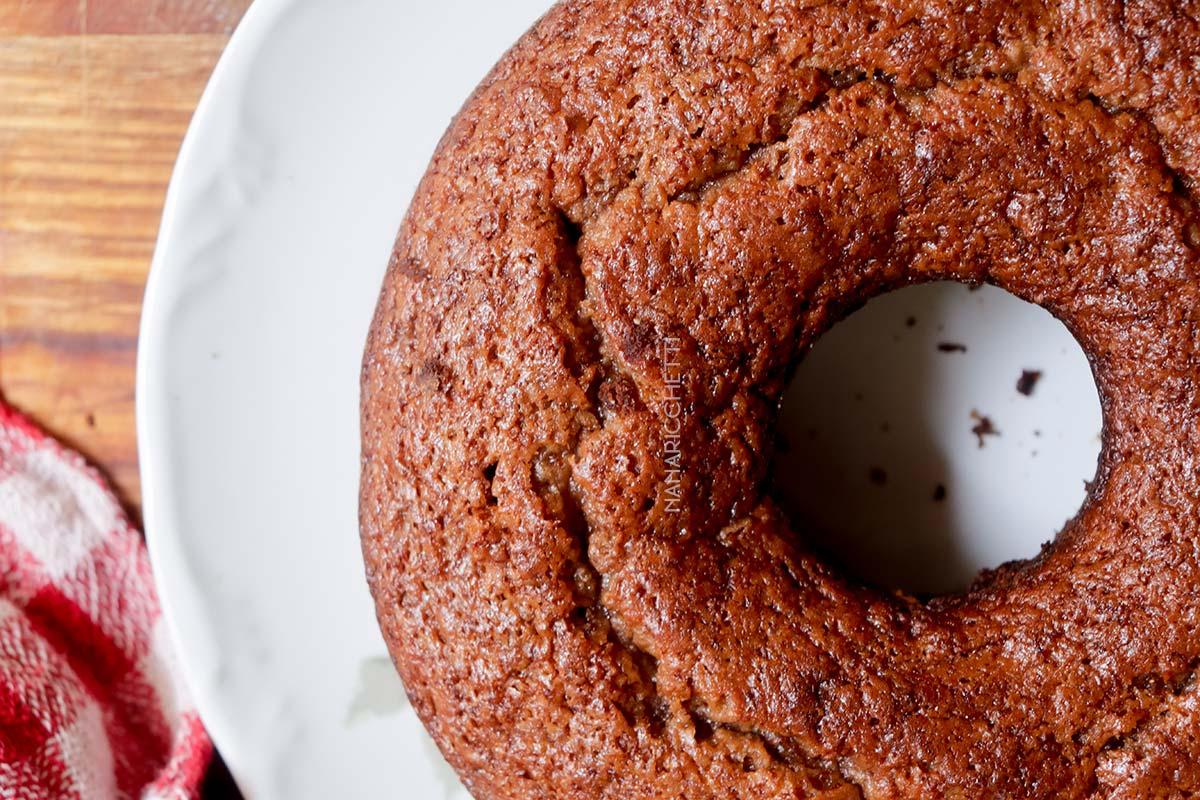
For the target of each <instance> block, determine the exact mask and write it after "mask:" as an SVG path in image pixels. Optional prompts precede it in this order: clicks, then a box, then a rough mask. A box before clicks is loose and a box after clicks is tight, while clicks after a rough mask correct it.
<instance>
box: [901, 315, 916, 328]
mask: <svg viewBox="0 0 1200 800" xmlns="http://www.w3.org/2000/svg"><path fill="white" fill-rule="evenodd" d="M904 324H905V325H906V326H907V327H909V328H912V327H915V326H916V324H917V318H916V317H909V318H908V319H906V320H904Z"/></svg>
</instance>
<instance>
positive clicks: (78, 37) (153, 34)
mask: <svg viewBox="0 0 1200 800" xmlns="http://www.w3.org/2000/svg"><path fill="white" fill-rule="evenodd" d="M249 4H250V0H0V393H2V394H3V395H4V397H5V398H6V399H7V400H8V401H9V402H10V403H12V404H13V405H15V406H17V407H18V408H20V409H22V410H23V411H25V412H26V413H28V414H30V415H31V416H32V417H33V418H34V419H36V420H37V421H38V422H39V423H41V424H42V425H43V426H45V427H46V428H48V429H49V430H50V431H51V432H53V433H54V434H55V435H57V436H59V437H60V438H62V439H64V440H66V441H67V442H69V443H70V444H71V445H73V446H75V447H76V448H78V449H79V450H81V451H83V453H84V454H85V455H87V456H88V458H90V459H91V460H92V462H93V463H94V464H96V465H97V466H98V467H100V468H101V469H102V470H103V471H104V472H105V473H107V475H108V476H109V478H110V479H111V480H112V481H113V483H114V485H115V486H116V488H117V491H118V493H119V494H120V495H121V498H122V500H123V501H124V502H125V504H126V506H127V507H128V508H129V510H130V511H131V513H132V514H133V515H134V516H135V517H137V516H138V508H139V505H140V502H141V493H140V486H139V481H138V471H137V470H138V466H137V440H136V437H135V434H134V413H133V387H134V360H135V356H136V352H137V330H138V318H139V316H140V313H141V303H142V288H143V286H144V284H145V281H146V273H147V271H148V269H149V267H150V257H151V254H152V251H153V249H154V238H155V235H156V233H157V231H158V221H159V215H160V213H161V210H162V202H163V196H164V193H165V191H166V186H167V180H168V178H169V177H170V175H171V167H172V165H173V164H174V162H175V155H176V152H177V151H178V149H179V142H180V139H181V138H182V137H183V133H184V131H185V130H186V128H187V124H188V121H189V120H190V119H191V115H192V110H193V109H194V108H195V105H196V101H197V100H198V99H199V97H200V92H201V90H202V89H203V88H204V84H205V82H206V81H207V79H208V75H209V73H210V72H211V71H212V68H213V65H214V64H215V63H216V60H217V57H218V56H219V55H220V53H221V50H222V49H223V48H224V46H225V43H226V41H227V40H228V38H229V34H230V33H231V32H232V31H233V28H234V26H235V25H236V24H237V22H238V20H239V19H241V16H242V13H243V12H244V11H245V10H246V7H247V6H248V5H249ZM235 796H236V790H235V789H233V788H232V782H231V781H229V780H228V777H227V775H226V774H225V773H224V771H223V770H222V769H221V767H220V764H219V762H218V764H217V765H216V767H215V768H214V770H213V773H212V776H211V777H210V779H209V781H208V784H207V786H206V788H205V797H207V798H217V797H222V798H224V797H235Z"/></svg>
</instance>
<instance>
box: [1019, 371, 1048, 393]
mask: <svg viewBox="0 0 1200 800" xmlns="http://www.w3.org/2000/svg"><path fill="white" fill-rule="evenodd" d="M1041 379H1042V371H1041V370H1040V369H1025V370H1021V377H1020V378H1017V391H1018V392H1020V393H1021V394H1023V395H1025V396H1026V397H1029V396H1030V395H1032V394H1033V390H1034V389H1035V388H1036V387H1037V384H1038V381H1040V380H1041Z"/></svg>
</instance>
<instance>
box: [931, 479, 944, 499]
mask: <svg viewBox="0 0 1200 800" xmlns="http://www.w3.org/2000/svg"><path fill="white" fill-rule="evenodd" d="M945 499H946V487H945V485H944V484H941V483H939V484H938V485H937V486H935V487H933V502H935V503H940V502H942V501H943V500H945Z"/></svg>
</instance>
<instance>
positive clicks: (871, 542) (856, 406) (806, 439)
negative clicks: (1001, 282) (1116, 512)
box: [774, 283, 1102, 596]
mask: <svg viewBox="0 0 1200 800" xmlns="http://www.w3.org/2000/svg"><path fill="white" fill-rule="evenodd" d="M1101 426H1102V412H1101V406H1100V399H1099V395H1098V392H1097V390H1096V384H1095V381H1094V379H1093V377H1092V372H1091V367H1090V366H1089V364H1088V361H1087V357H1086V356H1085V355H1084V353H1083V350H1082V349H1081V348H1080V346H1079V344H1078V343H1077V342H1076V341H1075V339H1074V337H1073V336H1072V335H1071V334H1070V332H1069V331H1067V329H1066V327H1065V326H1064V325H1063V324H1062V323H1061V322H1059V321H1058V320H1057V319H1055V318H1054V317H1053V316H1051V315H1050V314H1049V312H1047V311H1045V310H1044V309H1041V308H1039V307H1037V306H1035V305H1032V304H1030V303H1026V302H1024V301H1023V300H1020V299H1018V298H1016V297H1015V296H1013V295H1011V294H1009V293H1008V292H1005V291H1004V290H1002V289H998V288H995V287H991V286H985V287H982V288H979V289H971V288H968V287H967V286H964V285H962V284H957V283H933V284H926V285H922V286H914V287H909V288H905V289H901V290H898V291H895V292H891V293H889V294H886V295H883V296H880V297H877V298H875V299H874V300H872V301H871V302H869V303H868V304H867V305H866V306H865V307H864V308H862V309H861V310H860V311H858V312H857V313H855V314H853V315H851V316H850V317H849V318H847V319H846V320H844V321H843V322H841V323H840V324H838V325H837V326H835V327H834V328H833V329H832V330H830V331H829V332H828V333H827V334H826V335H824V336H823V337H821V339H820V341H818V342H817V344H816V345H815V346H814V347H813V349H812V351H811V352H810V353H809V354H808V355H807V357H806V358H805V359H804V361H803V362H802V363H801V364H800V366H799V368H798V369H797V371H796V375H795V377H794V379H793V380H792V383H791V385H790V386H789V388H788V390H787V392H786V394H785V396H784V402H783V409H782V414H781V420H780V428H779V430H780V442H779V448H778V452H777V454H776V458H775V464H774V480H775V489H776V494H777V496H778V497H779V499H780V501H781V503H782V504H783V506H784V508H786V509H787V510H788V512H789V513H790V514H791V515H792V519H793V520H794V521H795V524H796V527H797V529H798V530H799V531H801V532H803V533H804V535H805V536H806V538H807V539H808V541H809V542H810V544H811V545H812V546H813V547H814V548H815V549H816V550H818V551H819V552H821V553H822V554H824V555H825V556H826V557H827V558H829V559H830V560H831V561H833V562H834V563H836V564H837V565H838V566H840V567H841V568H842V569H844V570H845V571H846V572H847V573H849V574H850V575H852V576H854V577H857V578H858V579H860V580H862V581H864V582H866V583H869V584H872V585H875V586H880V587H883V588H887V589H901V590H904V591H907V592H910V593H912V594H916V595H920V596H928V595H935V594H946V593H951V592H957V591H961V590H963V589H965V588H966V587H967V586H968V585H970V583H971V581H972V580H973V579H974V578H975V577H976V575H978V573H979V571H980V570H982V569H987V568H992V567H996V566H999V565H1000V564H1003V563H1005V562H1007V561H1012V560H1014V559H1023V558H1029V557H1031V556H1034V555H1036V554H1037V552H1038V550H1039V549H1040V548H1041V546H1042V545H1043V544H1045V543H1046V542H1048V541H1050V540H1052V539H1053V538H1054V536H1055V535H1056V534H1057V533H1058V531H1059V530H1060V529H1061V528H1062V527H1063V525H1064V523H1066V522H1067V521H1068V520H1069V519H1070V518H1071V517H1073V516H1074V515H1075V514H1076V513H1077V512H1078V511H1079V508H1080V506H1081V505H1082V503H1083V501H1084V500H1085V499H1086V496H1087V491H1088V482H1089V481H1091V480H1093V478H1094V477H1095V474H1096V468H1097V461H1098V458H1099V454H1100V445H1101Z"/></svg>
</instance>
